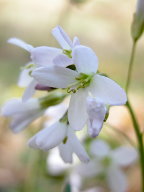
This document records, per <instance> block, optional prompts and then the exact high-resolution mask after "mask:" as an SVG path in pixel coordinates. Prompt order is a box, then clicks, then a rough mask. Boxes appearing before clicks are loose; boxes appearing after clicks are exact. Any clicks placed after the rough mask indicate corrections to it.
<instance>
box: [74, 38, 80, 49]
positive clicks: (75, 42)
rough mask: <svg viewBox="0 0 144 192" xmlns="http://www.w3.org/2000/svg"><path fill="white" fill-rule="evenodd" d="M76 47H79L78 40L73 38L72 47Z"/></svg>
mask: <svg viewBox="0 0 144 192" xmlns="http://www.w3.org/2000/svg"><path fill="white" fill-rule="evenodd" d="M77 45H80V41H79V38H78V37H74V38H73V47H75V46H77Z"/></svg>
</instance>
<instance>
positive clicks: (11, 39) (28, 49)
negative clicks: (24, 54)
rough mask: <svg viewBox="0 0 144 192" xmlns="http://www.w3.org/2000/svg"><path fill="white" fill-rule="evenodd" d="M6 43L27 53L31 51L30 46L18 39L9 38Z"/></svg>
mask: <svg viewBox="0 0 144 192" xmlns="http://www.w3.org/2000/svg"><path fill="white" fill-rule="evenodd" d="M8 43H11V44H13V45H17V46H18V47H21V48H23V49H25V50H26V51H28V52H30V51H32V49H33V46H32V45H29V44H27V43H25V42H24V41H22V40H21V39H18V38H10V39H9V40H8Z"/></svg>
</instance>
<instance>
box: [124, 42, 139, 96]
mask: <svg viewBox="0 0 144 192" xmlns="http://www.w3.org/2000/svg"><path fill="white" fill-rule="evenodd" d="M136 43H137V41H134V42H133V46H132V51H131V57H130V62H129V68H128V75H127V81H126V88H125V90H126V93H128V89H129V85H130V81H131V76H132V68H133V63H134V57H135V50H136Z"/></svg>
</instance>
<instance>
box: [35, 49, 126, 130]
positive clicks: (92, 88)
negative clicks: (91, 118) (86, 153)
mask: <svg viewBox="0 0 144 192" xmlns="http://www.w3.org/2000/svg"><path fill="white" fill-rule="evenodd" d="M72 58H73V62H74V64H75V66H76V71H74V70H70V69H68V68H64V67H60V66H54V67H41V68H39V69H36V70H34V71H33V73H32V76H33V77H34V78H35V79H36V80H37V81H38V82H39V83H41V84H43V85H46V86H51V87H56V88H66V89H67V92H68V93H71V99H70V104H69V109H68V120H69V123H70V126H71V127H72V128H73V129H74V130H81V129H82V128H83V126H84V125H85V123H86V122H87V120H88V113H87V105H86V102H87V97H88V96H89V95H92V97H94V98H96V99H97V100H98V101H101V103H102V105H103V106H104V105H122V104H125V103H126V101H127V97H126V93H125V91H124V90H123V89H122V88H121V87H120V86H119V85H118V84H117V83H116V82H114V81H113V80H111V79H110V78H108V77H105V76H103V75H100V74H98V73H96V72H97V68H98V59H97V56H96V55H95V53H94V52H93V50H92V49H90V48H88V47H85V46H76V47H75V48H74V49H73V52H72ZM101 109H102V108H101ZM103 109H104V108H103ZM103 116H104V115H103Z"/></svg>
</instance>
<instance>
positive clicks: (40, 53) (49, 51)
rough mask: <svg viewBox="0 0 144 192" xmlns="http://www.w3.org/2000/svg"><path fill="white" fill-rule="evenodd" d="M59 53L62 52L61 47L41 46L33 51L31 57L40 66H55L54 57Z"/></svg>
mask: <svg viewBox="0 0 144 192" xmlns="http://www.w3.org/2000/svg"><path fill="white" fill-rule="evenodd" d="M59 54H62V50H61V49H57V48H54V47H46V46H41V47H36V48H34V49H33V50H32V51H31V59H32V61H33V62H34V63H35V64H37V65H38V66H53V65H54V63H53V59H54V58H55V57H56V56H58V55H59Z"/></svg>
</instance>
